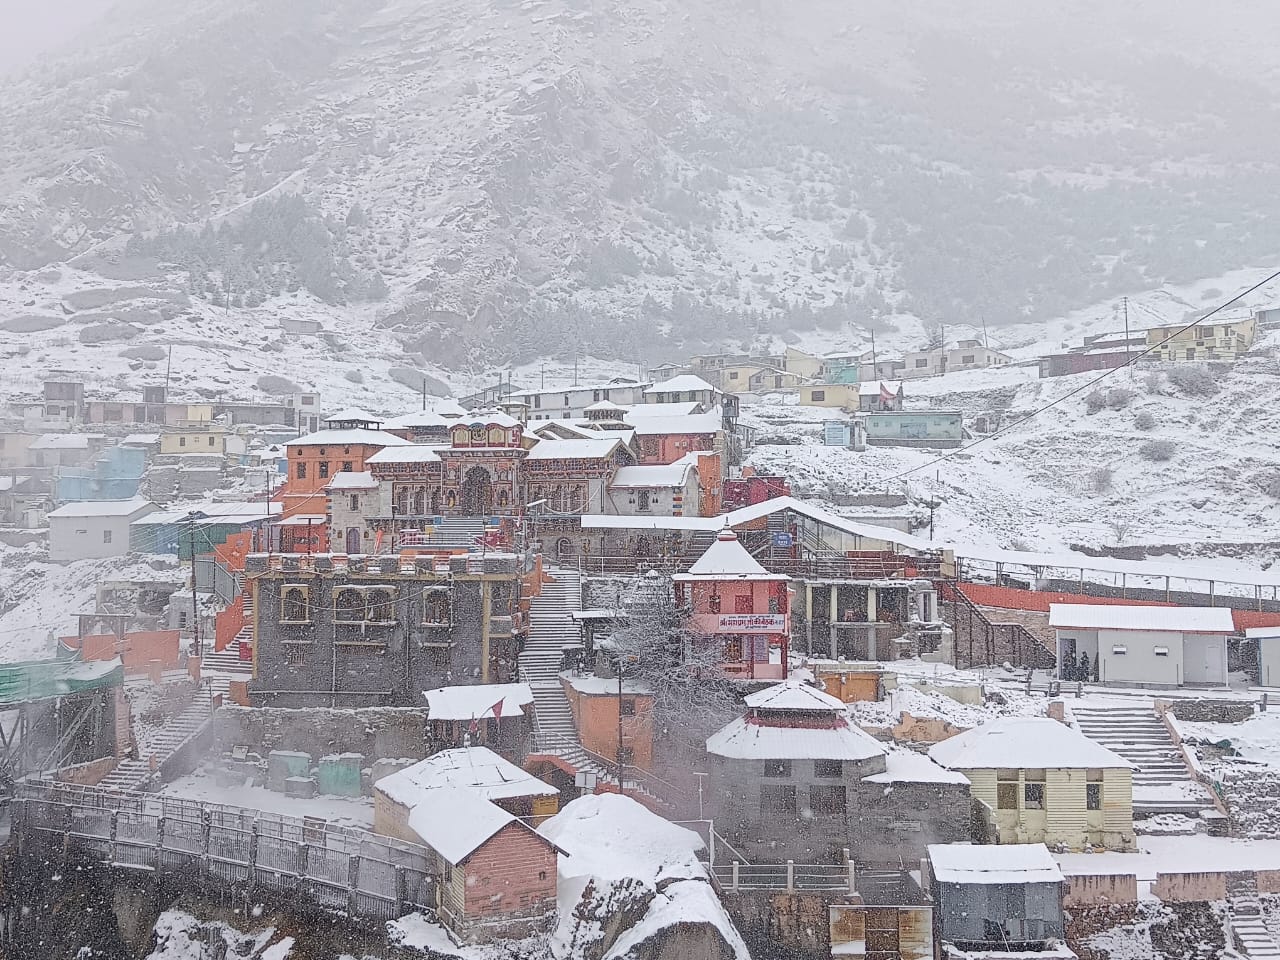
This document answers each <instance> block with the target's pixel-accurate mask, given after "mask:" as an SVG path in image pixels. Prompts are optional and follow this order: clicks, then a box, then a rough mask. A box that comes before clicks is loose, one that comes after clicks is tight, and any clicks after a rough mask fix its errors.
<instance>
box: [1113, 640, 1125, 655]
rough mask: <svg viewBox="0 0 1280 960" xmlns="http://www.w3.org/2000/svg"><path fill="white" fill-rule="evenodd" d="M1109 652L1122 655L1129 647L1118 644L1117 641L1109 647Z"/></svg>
mask: <svg viewBox="0 0 1280 960" xmlns="http://www.w3.org/2000/svg"><path fill="white" fill-rule="evenodd" d="M1111 652H1112V653H1113V654H1115V655H1116V656H1117V657H1123V656H1125V654H1127V653H1128V652H1129V648H1128V647H1125V646H1121V645H1120V644H1118V643H1117V644H1116V645H1115V646H1114V647H1112V648H1111Z"/></svg>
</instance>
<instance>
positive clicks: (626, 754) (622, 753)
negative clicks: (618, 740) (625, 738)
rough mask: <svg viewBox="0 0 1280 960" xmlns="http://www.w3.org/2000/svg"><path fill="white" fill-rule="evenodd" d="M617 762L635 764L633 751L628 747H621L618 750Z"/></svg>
mask: <svg viewBox="0 0 1280 960" xmlns="http://www.w3.org/2000/svg"><path fill="white" fill-rule="evenodd" d="M618 760H619V761H620V762H622V763H623V764H630V763H635V761H636V757H635V751H634V750H632V749H631V748H630V747H621V748H619V750H618Z"/></svg>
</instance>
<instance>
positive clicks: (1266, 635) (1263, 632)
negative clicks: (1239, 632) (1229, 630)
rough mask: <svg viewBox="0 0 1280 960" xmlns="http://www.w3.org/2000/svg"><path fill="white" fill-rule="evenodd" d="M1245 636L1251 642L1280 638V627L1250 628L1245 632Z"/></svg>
mask: <svg viewBox="0 0 1280 960" xmlns="http://www.w3.org/2000/svg"><path fill="white" fill-rule="evenodd" d="M1244 635H1245V636H1246V637H1248V638H1249V639H1250V640H1270V639H1272V638H1276V637H1280V626H1274V627H1249V628H1247V629H1246V630H1245V632H1244Z"/></svg>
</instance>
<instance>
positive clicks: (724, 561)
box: [673, 527, 788, 580]
mask: <svg viewBox="0 0 1280 960" xmlns="http://www.w3.org/2000/svg"><path fill="white" fill-rule="evenodd" d="M714 578H719V579H725V580H786V579H788V578H787V577H786V576H784V575H782V574H778V573H770V572H769V571H768V570H766V569H765V568H764V567H762V566H760V564H759V563H758V562H757V561H756V558H755V557H753V556H751V554H749V553H747V550H746V547H744V546H743V545H742V544H741V543H740V542H739V541H738V535H737V534H736V533H734V532H733V530H731V529H730V528H729V527H725V528H724V529H723V530H721V531H720V533H719V535H718V536H717V537H716V539H715V542H714V543H712V544H711V546H709V547H707V550H706V552H705V553H704V554H703V555H702V556H700V557H699V558H698V559H697V560H695V561H694V563H693V566H691V567H690V568H689V572H688V573H678V574H676V575H675V577H674V578H673V579H675V580H705V579H714Z"/></svg>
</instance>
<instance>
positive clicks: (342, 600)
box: [333, 590, 364, 623]
mask: <svg viewBox="0 0 1280 960" xmlns="http://www.w3.org/2000/svg"><path fill="white" fill-rule="evenodd" d="M333 619H334V620H337V621H339V622H341V623H358V622H359V621H361V620H363V619H364V597H363V596H362V595H361V593H360V591H359V590H340V591H338V596H337V599H335V600H334V603H333Z"/></svg>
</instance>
